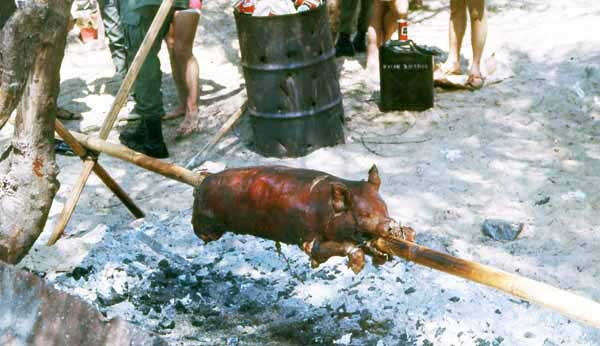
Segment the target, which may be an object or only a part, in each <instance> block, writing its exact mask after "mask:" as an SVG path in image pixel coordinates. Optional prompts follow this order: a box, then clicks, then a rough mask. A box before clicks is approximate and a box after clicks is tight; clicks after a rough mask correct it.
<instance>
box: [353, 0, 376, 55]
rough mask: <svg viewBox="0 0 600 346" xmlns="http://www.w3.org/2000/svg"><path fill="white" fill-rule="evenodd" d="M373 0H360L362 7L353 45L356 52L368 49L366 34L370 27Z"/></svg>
mask: <svg viewBox="0 0 600 346" xmlns="http://www.w3.org/2000/svg"><path fill="white" fill-rule="evenodd" d="M372 3H373V1H372V0H360V8H359V11H358V18H357V21H356V36H355V37H354V41H353V42H352V43H353V46H354V50H355V51H356V52H364V51H366V50H367V46H366V35H367V30H368V29H369V18H370V15H371V7H372V6H371V4H372Z"/></svg>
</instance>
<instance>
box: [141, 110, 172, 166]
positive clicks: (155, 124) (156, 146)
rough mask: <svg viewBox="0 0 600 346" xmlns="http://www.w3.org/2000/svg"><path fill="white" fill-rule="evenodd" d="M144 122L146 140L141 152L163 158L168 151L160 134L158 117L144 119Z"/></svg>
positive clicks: (160, 125)
mask: <svg viewBox="0 0 600 346" xmlns="http://www.w3.org/2000/svg"><path fill="white" fill-rule="evenodd" d="M144 122H145V124H146V140H145V142H144V147H143V148H142V153H144V154H146V155H148V156H152V157H155V158H157V159H164V158H167V157H169V151H167V145H166V144H165V142H164V140H163V135H162V122H161V120H160V118H158V119H152V120H145V121H144Z"/></svg>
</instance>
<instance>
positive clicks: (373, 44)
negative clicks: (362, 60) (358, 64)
mask: <svg viewBox="0 0 600 346" xmlns="http://www.w3.org/2000/svg"><path fill="white" fill-rule="evenodd" d="M406 18H408V0H391V1H389V0H373V10H372V13H371V20H370V22H369V29H368V32H367V38H368V48H367V72H368V73H369V75H373V76H374V75H377V76H378V75H379V47H381V46H382V45H383V44H384V43H385V42H386V41H388V40H389V39H391V38H392V35H394V33H395V32H396V31H397V30H398V24H397V21H398V19H406Z"/></svg>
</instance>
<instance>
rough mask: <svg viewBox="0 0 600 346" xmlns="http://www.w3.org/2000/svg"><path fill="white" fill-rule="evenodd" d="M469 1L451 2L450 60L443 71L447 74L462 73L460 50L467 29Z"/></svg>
mask: <svg viewBox="0 0 600 346" xmlns="http://www.w3.org/2000/svg"><path fill="white" fill-rule="evenodd" d="M466 1H467V0H450V24H449V27H448V41H449V48H448V59H446V62H445V63H444V65H443V67H442V69H443V70H444V71H445V72H447V73H455V72H458V71H460V48H461V46H462V40H463V37H464V36H465V30H466V29H467V6H466Z"/></svg>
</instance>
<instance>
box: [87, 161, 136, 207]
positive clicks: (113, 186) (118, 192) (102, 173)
mask: <svg viewBox="0 0 600 346" xmlns="http://www.w3.org/2000/svg"><path fill="white" fill-rule="evenodd" d="M93 171H94V173H96V176H98V178H100V180H102V182H103V183H104V185H106V187H108V188H109V189H110V191H112V193H114V194H115V196H117V197H118V198H119V200H120V201H121V203H123V204H124V205H125V206H126V207H127V209H129V211H130V212H131V214H133V216H135V218H136V219H141V218H143V217H144V216H145V215H144V212H143V211H142V210H141V209H140V208H138V206H137V205H136V204H135V202H134V201H133V200H132V199H131V197H129V195H128V194H127V192H125V190H123V189H122V188H121V186H119V184H118V183H117V182H116V181H114V179H113V178H112V177H111V176H110V175H109V174H108V172H107V171H106V170H105V169H104V167H102V166H100V164H99V163H98V162H96V164H95V165H94V169H93Z"/></svg>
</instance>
